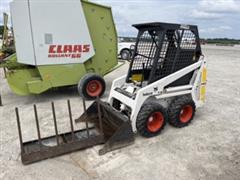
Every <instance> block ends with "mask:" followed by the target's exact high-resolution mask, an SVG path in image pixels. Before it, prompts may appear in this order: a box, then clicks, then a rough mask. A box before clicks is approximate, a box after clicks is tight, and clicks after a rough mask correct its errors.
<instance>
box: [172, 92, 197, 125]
mask: <svg viewBox="0 0 240 180" xmlns="http://www.w3.org/2000/svg"><path fill="white" fill-rule="evenodd" d="M195 110H196V106H195V103H194V102H193V100H192V98H191V96H180V97H177V98H176V99H174V100H173V101H172V103H171V104H170V106H169V109H168V115H169V124H171V125H172V126H174V127H178V128H182V127H185V126H187V125H188V124H189V123H191V121H192V120H193V118H194V115H195Z"/></svg>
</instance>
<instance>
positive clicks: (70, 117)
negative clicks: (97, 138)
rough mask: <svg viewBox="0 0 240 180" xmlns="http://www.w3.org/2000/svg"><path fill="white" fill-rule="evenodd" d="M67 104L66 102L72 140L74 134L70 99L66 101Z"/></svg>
mask: <svg viewBox="0 0 240 180" xmlns="http://www.w3.org/2000/svg"><path fill="white" fill-rule="evenodd" d="M67 104H68V113H69V120H70V125H71V134H72V141H73V140H74V138H75V135H74V127H73V120H72V110H71V102H70V100H68V101H67Z"/></svg>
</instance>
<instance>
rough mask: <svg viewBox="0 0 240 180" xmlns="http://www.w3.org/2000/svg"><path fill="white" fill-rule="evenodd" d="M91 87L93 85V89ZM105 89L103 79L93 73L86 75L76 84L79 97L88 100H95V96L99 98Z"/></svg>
mask: <svg viewBox="0 0 240 180" xmlns="http://www.w3.org/2000/svg"><path fill="white" fill-rule="evenodd" d="M90 83H91V84H90ZM93 85H95V86H94V87H95V88H94V87H93ZM105 88H106V83H105V81H104V79H103V78H102V77H101V76H99V75H97V74H94V73H88V74H86V75H85V76H83V77H82V79H81V80H80V81H79V83H78V92H79V94H80V96H81V97H85V98H86V99H88V100H93V99H96V97H97V96H99V97H101V96H102V95H103V94H104V92H105Z"/></svg>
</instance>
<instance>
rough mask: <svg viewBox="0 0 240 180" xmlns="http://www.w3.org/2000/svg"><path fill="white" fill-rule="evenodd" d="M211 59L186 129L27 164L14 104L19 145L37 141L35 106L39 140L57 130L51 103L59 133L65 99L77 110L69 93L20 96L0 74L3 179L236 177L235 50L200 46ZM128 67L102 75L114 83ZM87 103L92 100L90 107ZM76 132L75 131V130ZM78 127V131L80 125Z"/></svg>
mask: <svg viewBox="0 0 240 180" xmlns="http://www.w3.org/2000/svg"><path fill="white" fill-rule="evenodd" d="M203 51H204V54H205V57H206V58H207V60H208V72H209V73H208V86H207V90H208V91H207V103H206V105H205V106H204V107H203V108H201V109H198V110H197V112H196V116H195V119H194V121H193V123H192V124H191V125H189V126H188V127H186V128H183V129H176V128H173V127H171V126H167V127H166V128H165V130H164V131H163V133H162V134H161V135H160V136H158V137H155V138H151V139H145V138H142V137H140V136H139V135H137V136H136V140H135V144H134V145H131V146H128V147H126V148H123V149H120V150H116V151H114V152H110V153H108V154H106V155H104V156H98V150H99V149H100V148H101V146H95V147H93V148H90V149H87V150H83V151H78V152H75V153H71V154H68V155H64V156H61V157H57V158H54V159H49V160H45V161H42V162H38V163H35V164H32V165H28V166H24V165H22V163H21V159H20V148H19V141H18V134H17V126H16V119H15V114H14V108H15V106H18V107H19V108H20V115H21V117H22V128H23V137H24V140H30V139H34V138H36V132H35V125H34V119H33V118H34V114H33V110H32V109H33V108H32V105H33V104H34V103H36V104H37V107H38V110H39V118H40V126H41V128H42V133H43V136H47V135H50V134H52V133H53V132H54V129H53V121H52V114H51V111H50V107H51V106H50V102H51V101H54V102H55V103H56V109H57V118H58V122H59V129H60V131H61V132H64V131H67V130H68V129H69V128H70V127H69V125H68V114H67V106H66V100H67V99H70V100H71V103H72V109H73V116H74V118H76V117H78V116H79V115H80V114H81V112H82V106H81V99H80V98H79V97H78V94H77V92H76V90H75V89H74V88H66V89H60V90H55V91H50V92H47V93H44V94H42V95H39V96H29V97H19V96H16V95H14V94H13V93H12V92H11V91H10V89H9V88H8V85H7V82H6V80H5V79H4V78H3V72H2V71H1V79H0V93H1V94H2V98H3V103H4V106H3V107H0V179H4V180H5V179H24V180H28V179H39V180H40V179H43V180H46V179H64V180H68V179H184V180H185V179H204V180H205V179H209V180H210V179H211V180H215V179H224V180H225V179H226V180H239V179H240V178H239V177H240V113H239V112H240V81H239V78H240V63H239V57H240V47H239V46H238V47H216V46H203ZM127 68H128V65H127V64H125V65H124V66H122V67H121V68H119V69H117V70H116V71H114V72H112V73H111V74H109V75H107V76H106V78H105V79H106V81H107V88H108V89H107V93H106V96H105V97H104V99H106V98H107V95H108V93H109V88H110V86H111V82H112V80H113V79H115V78H116V77H119V76H120V75H122V74H125V73H126V72H127ZM88 104H89V102H88ZM77 126H79V125H77ZM78 128H80V127H78Z"/></svg>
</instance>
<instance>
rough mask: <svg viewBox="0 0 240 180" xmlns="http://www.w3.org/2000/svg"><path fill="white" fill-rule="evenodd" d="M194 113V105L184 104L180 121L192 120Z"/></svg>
mask: <svg viewBox="0 0 240 180" xmlns="http://www.w3.org/2000/svg"><path fill="white" fill-rule="evenodd" d="M192 115H193V107H192V106H191V105H186V106H184V107H183V108H182V109H181V111H180V121H181V122H182V123H187V122H188V121H190V120H191V118H192Z"/></svg>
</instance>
